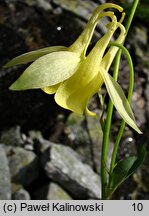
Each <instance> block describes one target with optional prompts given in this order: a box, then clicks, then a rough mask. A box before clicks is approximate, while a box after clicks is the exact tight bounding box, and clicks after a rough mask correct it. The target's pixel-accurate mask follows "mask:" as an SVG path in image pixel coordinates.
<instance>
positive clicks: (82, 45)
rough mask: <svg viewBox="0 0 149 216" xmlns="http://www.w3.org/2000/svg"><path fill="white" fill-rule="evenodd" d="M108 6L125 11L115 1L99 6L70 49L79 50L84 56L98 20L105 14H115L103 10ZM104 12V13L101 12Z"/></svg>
mask: <svg viewBox="0 0 149 216" xmlns="http://www.w3.org/2000/svg"><path fill="white" fill-rule="evenodd" d="M107 8H115V9H117V10H119V11H120V12H122V11H123V8H122V7H120V6H119V5H116V4H113V3H106V4H102V5H100V6H98V7H97V8H96V9H95V10H94V12H93V15H92V16H91V18H90V19H89V21H88V23H87V25H86V27H85V29H84V30H83V32H82V33H81V35H80V36H79V37H78V39H77V40H76V41H75V42H74V43H73V44H72V45H71V46H70V47H69V50H70V51H73V52H78V53H80V54H82V53H83V56H85V54H86V50H87V47H88V45H89V43H90V41H91V38H92V35H93V32H94V29H95V27H96V25H97V23H98V21H99V20H100V19H101V18H102V17H104V16H110V17H111V15H112V14H113V13H112V12H103V11H104V10H105V9H107ZM101 12H103V13H101ZM107 13H109V14H107Z"/></svg>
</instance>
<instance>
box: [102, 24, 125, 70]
mask: <svg viewBox="0 0 149 216" xmlns="http://www.w3.org/2000/svg"><path fill="white" fill-rule="evenodd" d="M116 25H117V28H118V27H119V28H120V30H121V32H120V35H119V36H118V38H117V39H116V40H115V42H116V43H119V44H121V43H123V42H124V40H125V36H126V30H125V27H124V26H123V25H122V24H121V23H117V24H116ZM118 49H119V48H118V47H115V46H113V47H111V48H110V49H109V50H108V51H107V53H106V54H105V56H104V57H103V59H102V61H101V65H100V67H102V68H104V69H105V70H106V71H108V70H109V68H110V66H111V64H112V62H113V60H114V58H115V56H116V53H117V51H118Z"/></svg>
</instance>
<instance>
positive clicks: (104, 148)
mask: <svg viewBox="0 0 149 216" xmlns="http://www.w3.org/2000/svg"><path fill="white" fill-rule="evenodd" d="M138 3H139V0H134V2H133V5H132V8H131V12H130V14H129V17H128V19H127V22H126V26H125V28H126V35H127V34H128V31H129V28H130V26H131V23H132V20H133V17H134V14H135V11H136V8H137V6H138ZM121 53H122V52H121V50H119V51H118V53H117V56H116V60H115V65H114V72H113V78H114V79H115V80H117V78H118V72H119V65H120V59H121ZM112 113H113V104H112V102H111V100H109V104H108V110H107V118H106V123H105V127H104V132H103V143H102V157H101V184H102V199H106V188H107V184H108V183H107V166H106V164H107V154H108V144H109V135H110V128H111V121H112ZM124 128H125V123H124V122H123V121H122V124H121V127H120V131H119V133H118V136H117V139H116V147H115V149H114V153H113V154H114V156H113V159H112V161H111V163H112V165H111V170H112V169H113V167H114V165H115V160H116V154H117V149H118V146H119V143H120V140H121V137H122V134H123V131H124Z"/></svg>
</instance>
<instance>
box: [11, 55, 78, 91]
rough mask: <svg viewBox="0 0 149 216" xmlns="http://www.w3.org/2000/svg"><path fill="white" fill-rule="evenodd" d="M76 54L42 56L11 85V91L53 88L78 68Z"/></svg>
mask: <svg viewBox="0 0 149 216" xmlns="http://www.w3.org/2000/svg"><path fill="white" fill-rule="evenodd" d="M79 62H80V58H79V56H78V54H76V53H73V52H68V51H59V52H54V53H50V54H47V55H44V56H42V57H41V58H39V59H37V60H36V61H35V62H33V63H32V64H31V65H30V66H29V67H28V68H27V69H26V70H25V71H24V73H23V74H22V75H21V76H20V77H19V79H18V80H17V81H16V82H15V83H13V84H12V86H11V87H10V89H11V90H25V89H33V88H44V87H47V86H53V85H55V84H58V83H60V82H62V81H64V80H66V79H68V78H69V77H70V76H72V74H74V73H75V71H76V70H77V68H78V66H79Z"/></svg>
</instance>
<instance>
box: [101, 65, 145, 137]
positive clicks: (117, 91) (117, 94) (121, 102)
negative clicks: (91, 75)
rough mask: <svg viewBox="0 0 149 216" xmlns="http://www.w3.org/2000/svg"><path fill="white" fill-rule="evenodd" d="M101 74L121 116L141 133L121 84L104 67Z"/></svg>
mask: <svg viewBox="0 0 149 216" xmlns="http://www.w3.org/2000/svg"><path fill="white" fill-rule="evenodd" d="M100 74H101V75H102V78H103V80H104V82H105V85H106V88H107V91H108V94H109V96H110V98H111V101H112V103H113V104H114V106H115V108H116V109H117V111H118V112H119V114H120V116H121V117H122V118H123V120H124V121H125V122H126V123H127V124H128V125H129V126H130V127H132V128H133V129H134V130H136V131H137V132H138V133H140V134H141V133H142V132H141V131H140V129H139V128H138V127H137V125H136V123H135V118H134V115H133V112H132V110H131V107H130V104H129V102H128V100H127V98H126V97H125V94H124V92H123V90H122V88H121V87H120V85H119V84H118V83H117V82H116V81H115V80H114V79H113V78H112V77H111V76H110V74H109V73H107V72H106V71H105V70H103V69H102V68H101V70H100Z"/></svg>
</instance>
